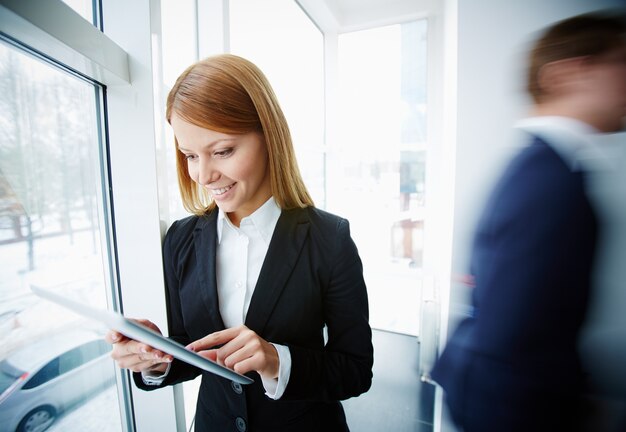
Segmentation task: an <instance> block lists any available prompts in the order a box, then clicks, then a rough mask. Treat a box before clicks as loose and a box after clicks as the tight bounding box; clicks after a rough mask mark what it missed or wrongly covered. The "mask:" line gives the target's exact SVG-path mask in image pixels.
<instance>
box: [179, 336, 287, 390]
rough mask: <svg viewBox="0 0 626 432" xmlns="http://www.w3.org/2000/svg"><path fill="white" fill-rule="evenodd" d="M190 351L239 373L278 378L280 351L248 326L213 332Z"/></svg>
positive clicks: (193, 344)
mask: <svg viewBox="0 0 626 432" xmlns="http://www.w3.org/2000/svg"><path fill="white" fill-rule="evenodd" d="M220 345H221V346H220ZM218 346H219V348H216V347H218ZM187 348H189V349H191V350H193V351H197V352H198V353H200V354H201V355H202V356H204V357H207V358H210V359H211V360H213V361H216V362H217V363H219V364H221V365H224V366H226V367H228V368H230V369H233V370H234V371H236V372H238V373H246V372H250V371H256V372H258V373H259V374H261V375H263V376H264V377H267V378H276V377H277V376H278V369H279V366H280V361H279V357H278V352H277V351H276V348H275V347H274V345H272V344H271V343H269V342H267V341H265V340H264V339H263V338H261V337H260V336H259V335H257V334H256V333H255V332H254V331H252V330H250V329H249V328H247V327H246V326H240V327H234V328H230V329H226V330H223V331H220V332H216V333H211V334H210V335H207V336H205V337H203V338H202V339H198V340H197V341H195V342H192V343H191V344H189V345H187Z"/></svg>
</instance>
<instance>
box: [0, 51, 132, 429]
mask: <svg viewBox="0 0 626 432" xmlns="http://www.w3.org/2000/svg"><path fill="white" fill-rule="evenodd" d="M0 93H1V94H2V95H3V97H2V98H1V99H0V262H1V263H2V266H0V425H1V427H0V429H2V430H10V431H13V430H16V429H18V430H44V429H45V428H47V427H50V429H49V430H63V431H73V430H76V431H78V430H80V431H83V430H98V431H118V430H121V422H120V415H119V408H118V400H117V392H116V389H115V386H114V385H113V384H114V381H115V375H114V367H113V364H112V360H111V359H110V357H109V354H108V351H109V349H110V348H109V346H108V344H106V343H104V341H103V340H102V335H103V329H102V328H100V327H98V324H94V323H92V322H90V321H88V320H83V319H81V318H79V317H78V316H76V315H73V314H71V313H69V312H67V311H66V310H64V309H61V308H60V307H56V306H54V305H52V304H51V303H49V302H47V301H45V300H41V299H39V298H38V297H35V296H34V295H33V294H32V293H31V291H30V287H31V286H40V287H44V288H47V289H50V290H54V291H56V292H59V293H62V294H64V295H68V296H71V297H73V298H74V299H77V300H79V301H82V302H85V303H87V304H91V305H94V306H97V307H102V308H104V307H106V305H107V297H106V292H107V291H106V290H107V286H109V283H108V281H109V280H110V273H109V271H108V268H109V266H108V264H107V263H108V251H107V249H106V246H105V244H106V241H105V239H106V235H105V232H106V231H105V228H106V227H104V226H103V223H102V221H103V220H104V218H103V217H101V215H102V214H103V213H102V212H103V209H102V203H103V200H102V193H101V190H102V188H103V179H102V176H101V166H102V165H103V164H102V161H101V157H100V138H99V127H98V125H99V116H98V108H97V101H98V98H99V96H98V95H99V89H97V88H96V87H94V85H93V84H90V83H87V82H85V81H83V80H81V79H78V78H76V77H73V76H70V75H69V74H66V73H63V72H61V71H59V70H57V69H55V68H53V67H52V66H50V65H49V64H46V63H43V62H40V61H38V60H35V59H33V58H31V57H29V56H27V55H25V54H24V53H22V52H20V51H18V50H17V49H15V48H13V47H10V46H8V45H5V44H2V43H0ZM103 251H104V254H103Z"/></svg>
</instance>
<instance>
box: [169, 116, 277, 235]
mask: <svg viewBox="0 0 626 432" xmlns="http://www.w3.org/2000/svg"><path fill="white" fill-rule="evenodd" d="M171 124H172V129H174V134H175V135H176V140H177V141H178V150H179V151H180V152H181V153H183V154H184V155H185V158H186V159H187V170H188V172H189V176H190V177H191V179H192V180H193V181H194V182H196V183H197V184H199V185H201V186H203V187H205V188H206V189H207V190H208V191H209V193H210V194H211V196H212V197H213V199H214V200H215V203H216V204H217V205H218V207H219V208H220V209H222V211H223V212H225V213H226V214H228V216H229V218H230V220H231V222H233V224H235V225H237V226H239V222H240V221H241V219H242V218H244V217H246V216H249V215H250V214H251V213H253V212H254V211H255V210H256V209H258V208H259V207H261V205H263V203H265V202H266V201H267V200H268V199H269V198H270V196H271V195H272V192H271V187H270V178H269V167H268V161H267V149H266V147H265V142H264V139H263V135H262V134H260V133H259V132H249V133H246V134H240V135H231V134H224V133H220V132H216V131H213V130H210V129H204V128H202V127H200V126H196V125H194V124H192V123H189V122H187V121H185V120H183V119H181V118H180V117H178V116H177V115H176V114H173V115H172V119H171Z"/></svg>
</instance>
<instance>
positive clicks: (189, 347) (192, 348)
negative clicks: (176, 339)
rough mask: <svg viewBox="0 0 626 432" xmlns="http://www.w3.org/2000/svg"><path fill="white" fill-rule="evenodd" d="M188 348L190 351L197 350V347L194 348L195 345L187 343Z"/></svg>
mask: <svg viewBox="0 0 626 432" xmlns="http://www.w3.org/2000/svg"><path fill="white" fill-rule="evenodd" d="M186 348H187V349H188V350H189V351H195V349H194V347H193V345H187V346H186Z"/></svg>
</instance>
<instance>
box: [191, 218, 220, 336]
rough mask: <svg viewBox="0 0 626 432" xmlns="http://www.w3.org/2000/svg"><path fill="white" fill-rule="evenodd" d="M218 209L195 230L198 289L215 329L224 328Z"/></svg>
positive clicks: (203, 219) (199, 222) (202, 220)
mask: <svg viewBox="0 0 626 432" xmlns="http://www.w3.org/2000/svg"><path fill="white" fill-rule="evenodd" d="M217 213H218V212H217V209H215V210H213V211H212V212H211V213H210V214H209V215H208V216H206V217H204V218H200V220H199V221H198V223H197V225H196V228H195V230H194V233H193V236H194V243H195V245H196V263H197V266H198V290H199V291H200V296H201V297H202V301H203V303H204V306H205V307H206V309H207V311H208V319H209V321H210V322H211V324H212V327H213V328H215V329H219V330H222V329H224V322H223V321H222V316H221V315H220V308H219V300H218V297H217V278H216V272H215V265H216V264H215V262H216V253H217V228H216V225H217Z"/></svg>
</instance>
